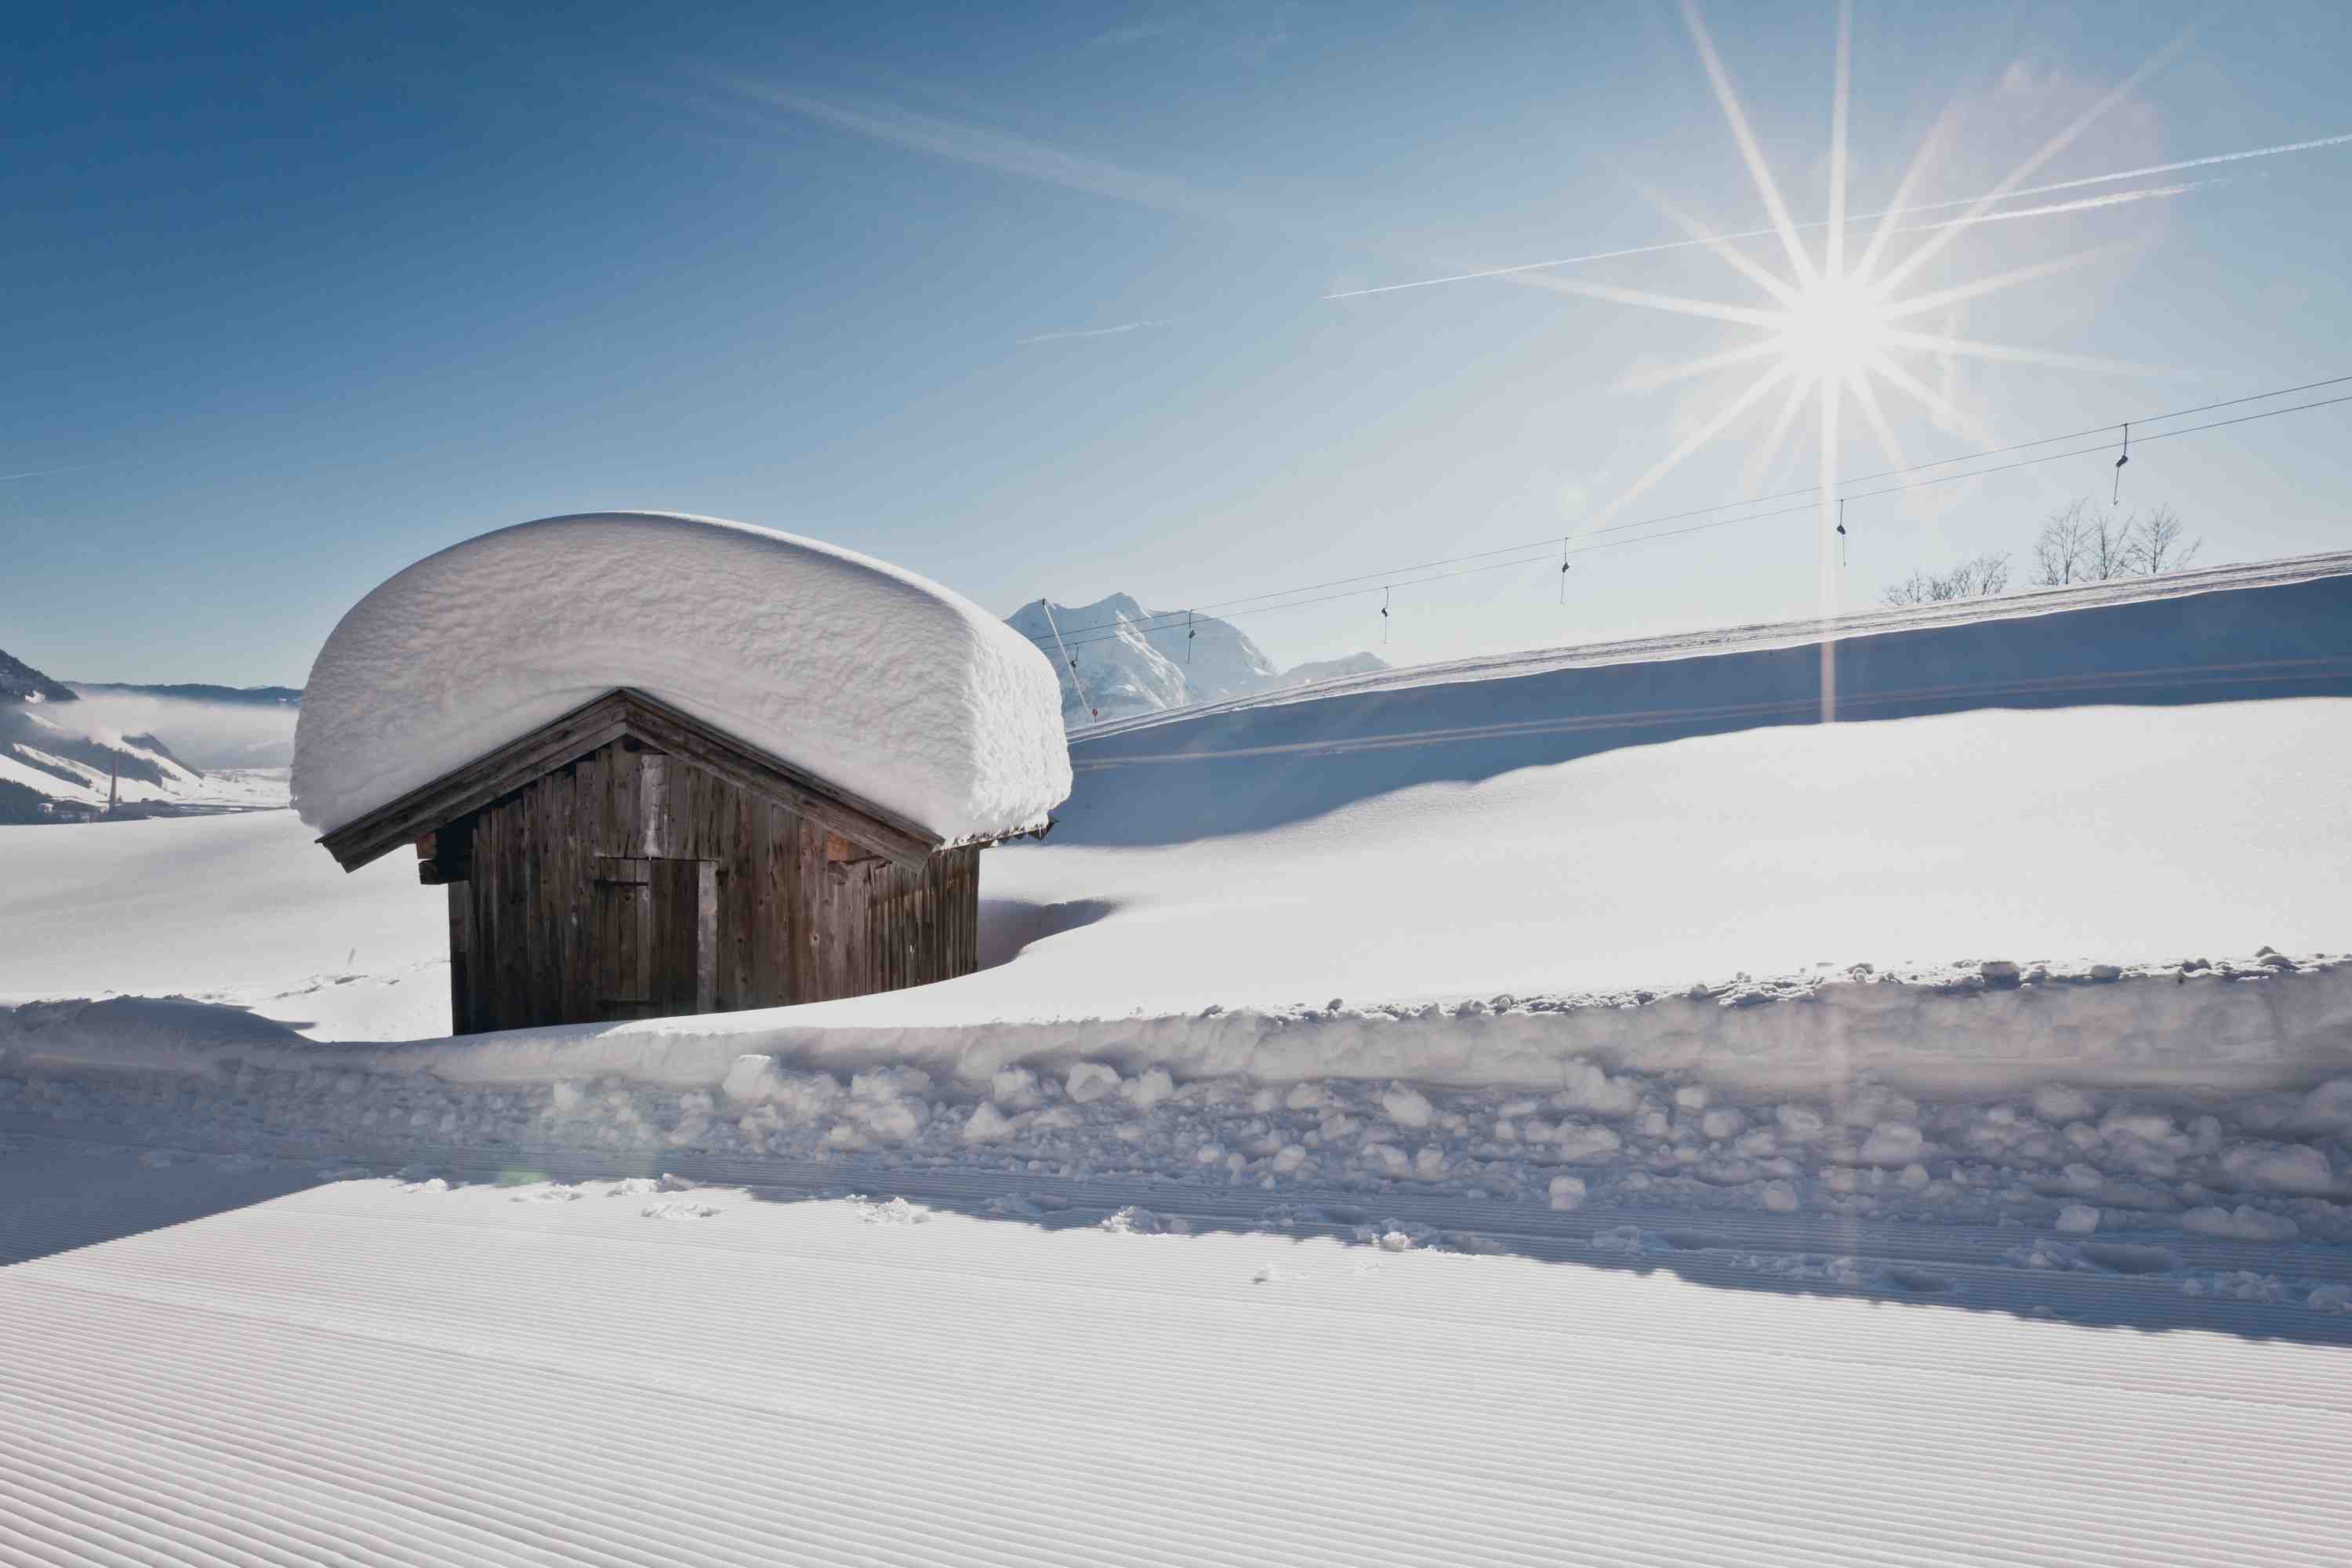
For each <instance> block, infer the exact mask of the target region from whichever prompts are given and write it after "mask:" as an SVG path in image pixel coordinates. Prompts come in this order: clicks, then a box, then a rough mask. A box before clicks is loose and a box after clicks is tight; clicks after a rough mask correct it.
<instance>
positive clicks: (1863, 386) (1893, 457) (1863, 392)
mask: <svg viewBox="0 0 2352 1568" xmlns="http://www.w3.org/2000/svg"><path fill="white" fill-rule="evenodd" d="M1868 368H1869V367H1868V366H1867V365H1857V366H1855V367H1854V369H1853V373H1852V374H1849V375H1848V376H1847V377H1846V386H1847V389H1848V390H1849V391H1851V392H1852V393H1853V400H1854V402H1856V403H1858V404H1860V405H1862V417H1863V420H1864V423H1866V424H1867V425H1868V426H1870V434H1871V437H1872V439H1874V440H1875V441H1876V442H1877V443H1878V450H1879V452H1880V454H1881V455H1882V456H1884V457H1885V459H1886V467H1887V468H1888V470H1889V471H1890V472H1893V473H1896V474H1900V475H1902V476H1903V493H1904V495H1905V497H1906V499H1907V498H1908V497H1909V496H1910V494H1911V492H1912V490H1913V489H1915V488H1916V486H1915V485H1914V484H1913V482H1912V481H1913V479H1914V476H1913V475H1912V474H1911V472H1910V468H1911V459H1910V458H1907V457H1906V456H1905V455H1904V452H1903V442H1902V440H1901V439H1900V438H1899V437H1896V435H1895V427H1894V426H1892V425H1890V424H1888V423H1887V420H1886V410H1885V408H1883V407H1882V406H1880V405H1879V401H1878V389H1877V388H1876V387H1874V386H1873V385H1872V384H1871V382H1870V376H1869V374H1868Z"/></svg>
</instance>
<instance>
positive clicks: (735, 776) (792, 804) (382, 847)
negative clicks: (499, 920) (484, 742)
mask: <svg viewBox="0 0 2352 1568" xmlns="http://www.w3.org/2000/svg"><path fill="white" fill-rule="evenodd" d="M624 738H635V740H637V741H640V742H644V743H645V744H646V746H647V747H649V748H651V749H652V750H654V751H656V752H664V753H666V754H667V755H669V756H673V757H676V758H677V759H678V760H679V761H680V762H682V763H686V764H687V765H688V766H689V767H695V768H700V769H702V770H704V771H705V772H707V773H713V774H716V775H717V776H718V777H719V778H722V779H725V780H727V781H728V782H729V783H730V784H735V785H737V786H739V787H740V788H743V789H747V790H750V791H751V792H753V793H754V794H757V795H762V796H764V797H766V798H768V799H770V800H772V801H774V802H775V803H776V804H778V805H782V806H784V807H786V808H788V809H790V810H792V811H795V812H798V813H799V814H801V815H802V816H804V817H806V818H808V819H809V820H810V821H812V822H814V823H817V824H820V825H822V826H824V827H826V828H828V829H830V830H831V831H833V832H835V833H838V834H841V835H842V836H843V837H848V838H854V839H856V841H857V842H858V843H860V844H864V845H867V846H869V847H872V848H874V849H877V850H878V851H880V852H881V854H882V855H883V856H884V857H885V858H887V859H889V860H890V861H892V862H894V863H895V864H898V865H902V866H919V865H921V864H922V863H923V862H924V861H925V860H927V859H929V858H930V856H931V854H932V852H933V851H934V850H937V849H939V848H940V847H943V844H944V842H945V841H944V840H943V839H941V838H940V836H939V835H937V834H935V833H932V832H930V831H929V830H928V829H927V828H925V827H923V826H921V825H920V824H919V823H916V822H913V821H911V820H909V819H908V818H907V817H905V816H900V815H899V814H898V813H897V812H894V811H890V810H888V809H887V808H886V807H883V806H879V805H875V804H874V803H873V802H871V801H868V800H865V799H863V798H861V797H859V796H857V795H853V794H851V793H850V792H849V791H847V790H845V789H842V788H840V787H838V786H836V785H834V784H827V783H825V782H824V780H822V779H820V778H817V777H816V776H815V775H814V774H812V773H804V772H803V771H802V770H801V769H799V768H796V767H794V766H793V764H792V763H787V762H785V761H783V760H782V758H780V757H775V756H771V755H770V754H768V753H767V752H761V751H760V750H758V749H757V748H755V747H752V746H749V745H746V744H745V743H744V742H741V741H739V740H737V739H736V738H735V737H734V736H732V735H730V734H728V733H726V732H725V731H721V730H719V729H717V728H715V727H713V726H712V725H709V724H706V723H704V722H703V721H701V720H699V719H697V718H694V717H693V716H692V715H690V714H688V713H684V712H681V711H679V710H677V709H676V708H673V707H671V706H670V705H669V704H667V703H666V702H662V701H659V700H656V699H654V698H652V697H648V696H647V695H646V694H645V693H644V692H642V691H639V690H636V689H634V688H631V687H617V688H615V689H613V690H611V691H608V692H606V693H604V695H603V696H602V697H599V698H596V699H595V700H593V701H590V702H586V703H583V704H582V705H581V706H580V707H578V708H575V709H573V710H572V711H571V712H569V713H566V714H564V715H562V717H561V718H558V719H555V720H553V721H550V722H549V723H546V724H543V725H541V727H540V728H539V729H537V730H534V731H531V732H530V734H528V735H524V736H521V737H520V738H519V739H517V740H513V741H510V742H507V744H505V745H503V746H500V747H499V748H498V749H497V750H495V751H492V752H487V753H485V754H484V755H482V756H480V757H477V758H476V759H475V760H474V761H472V762H470V763H467V764H466V765H465V766H463V767H460V768H456V769H453V770H451V771H450V772H448V773H444V774H443V775H442V776H441V777H439V778H437V779H436V780H434V781H433V782H432V783H431V784H425V785H422V786H420V787H419V788H416V789H413V790H411V791H409V792H408V793H407V794H406V795H402V796H401V797H400V798H398V799H397V800H393V801H389V802H386V803H385V804H384V805H380V806H378V807H377V808H376V809H375V810H373V811H372V812H369V813H368V814H367V815H366V816H362V817H361V818H359V819H358V820H357V821H355V822H349V823H346V824H344V825H343V826H341V827H339V828H337V829H335V830H334V831H333V832H332V833H329V834H324V835H322V836H321V837H320V839H319V842H320V844H321V845H323V846H325V847H326V849H327V852H328V853H329V854H331V855H332V856H334V858H335V859H336V861H337V863H338V864H340V865H341V867H342V868H343V869H344V870H346V871H356V870H358V869H359V868H361V867H362V866H364V865H367V864H368V863H369V862H370V861H372V860H374V859H376V858H379V857H382V856H383V855H386V854H389V853H390V852H391V851H393V850H394V849H396V848H399V847H401V846H402V845H404V844H411V843H414V842H415V840H416V839H417V838H419V837H422V836H423V835H425V834H426V833H431V832H435V831H436V830H438V829H439V828H440V827H441V826H443V825H444V824H446V823H449V822H454V821H456V820H457V818H459V817H461V816H468V815H470V814H471V813H473V812H477V811H479V810H481V809H482V807H484V806H486V805H490V804H491V803H492V802H493V801H496V800H499V798H501V797H502V796H505V795H509V794H511V793H513V792H514V791H515V790H518V789H520V788H521V787H523V786H524V785H525V784H530V782H531V781H532V780H534V779H539V778H543V777H545V776H546V775H547V774H549V773H553V772H554V771H555V770H557V769H558V768H562V767H566V766H568V765H570V764H571V763H575V762H578V761H579V760H580V759H581V758H582V757H584V756H586V755H587V754H588V753H589V752H593V751H595V750H596V749H597V748H598V747H600V746H605V745H609V744H611V743H612V742H614V741H616V740H621V739H624Z"/></svg>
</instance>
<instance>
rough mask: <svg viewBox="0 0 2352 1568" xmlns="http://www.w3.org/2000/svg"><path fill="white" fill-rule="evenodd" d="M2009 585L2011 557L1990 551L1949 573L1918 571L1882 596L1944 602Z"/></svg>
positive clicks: (1890, 601)
mask: <svg viewBox="0 0 2352 1568" xmlns="http://www.w3.org/2000/svg"><path fill="white" fill-rule="evenodd" d="M2008 586H2009V557H2008V556H2007V555H2005V554H2002V553H2000V552H1988V553H1986V554H1983V555H1979V556H1976V557H1974V558H1973V559H1970V560H1967V561H1963V562H1961V563H1959V564H1958V565H1957V566H1955V567H1953V568H1952V569H1951V570H1950V571H1948V572H1914V573H1912V574H1911V575H1910V576H1908V577H1906V578H1905V579H1904V580H1903V581H1902V582H1900V583H1897V584H1894V585H1893V586H1892V587H1890V588H1888V589H1887V590H1886V591H1885V593H1883V594H1881V595H1879V596H1878V597H1879V602H1880V603H1882V604H1885V605H1942V604H1948V603H1950V602H1951V601H1952V600H1954V599H1980V598H1984V597H1987V596H1989V595H1994V594H1998V593H2000V591H2001V590H2002V589H2003V588H2006V587H2008Z"/></svg>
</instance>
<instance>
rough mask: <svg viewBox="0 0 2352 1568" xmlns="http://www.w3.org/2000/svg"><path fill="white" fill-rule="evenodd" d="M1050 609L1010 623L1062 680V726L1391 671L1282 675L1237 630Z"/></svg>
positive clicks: (1219, 624) (1333, 665)
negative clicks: (1042, 653) (1040, 650)
mask: <svg viewBox="0 0 2352 1568" xmlns="http://www.w3.org/2000/svg"><path fill="white" fill-rule="evenodd" d="M1048 608H1049V601H1047V600H1044V599H1037V600H1033V601H1032V602H1031V603H1029V604H1026V605H1022V606H1021V608H1019V609H1018V610H1015V611H1014V612H1013V614H1012V615H1011V616H1007V617H1005V619H1006V623H1007V624H1008V625H1010V626H1012V627H1013V629H1014V630H1015V631H1017V632H1019V633H1021V634H1022V635H1023V636H1024V637H1028V638H1029V639H1030V640H1031V641H1033V642H1034V643H1036V645H1037V646H1038V647H1041V648H1044V649H1045V655H1046V657H1047V658H1051V659H1052V660H1053V661H1054V663H1055V667H1056V668H1058V669H1059V670H1060V672H1061V677H1062V720H1063V722H1064V723H1066V724H1070V725H1074V726H1075V725H1079V724H1087V723H1091V722H1093V721H1095V720H1096V719H1128V718H1133V717H1134V716H1136V715H1137V714H1139V713H1158V712H1161V711H1163V710H1167V709H1171V708H1183V707H1187V706H1189V705H1191V704H1192V703H1195V702H1218V701H1223V700H1225V699H1227V698H1232V697H1246V696H1249V695H1250V694H1251V693H1253V692H1257V691H1268V690H1272V689H1276V688H1278V687H1284V686H1297V685H1301V684H1303V683H1305V682H1307V681H1309V680H1322V679H1328V678H1330V677H1332V676H1335V675H1354V674H1361V673H1364V672H1367V671H1370V670H1378V669H1386V668H1388V666H1387V664H1386V663H1384V662H1383V661H1382V660H1381V659H1380V658H1378V657H1376V656H1374V655H1372V654H1369V653H1357V654H1350V655H1349V656H1348V657H1347V658H1337V659H1324V660H1320V661H1318V662H1313V663H1307V664H1302V665H1298V666H1296V667H1295V668H1291V669H1287V670H1281V669H1276V668H1275V665H1274V661H1273V660H1272V659H1270V658H1266V656H1265V650H1264V649H1262V648H1260V647H1258V646H1257V644H1255V643H1254V642H1252V641H1251V640H1250V639H1249V636H1248V634H1246V633H1244V631H1242V630H1241V629H1240V628H1239V627H1237V626H1234V624H1233V623H1232V622H1231V621H1221V620H1218V619H1217V618H1216V617H1215V616H1192V614H1190V612H1187V611H1184V610H1147V609H1145V608H1144V607H1143V606H1142V605H1139V604H1138V603H1136V601H1135V600H1134V599H1133V598H1131V597H1130V596H1129V595H1125V594H1113V595H1110V596H1109V597H1108V598H1107V599H1098V600H1097V601H1096V602H1095V603H1093V604H1091V605H1062V604H1050V608H1051V611H1052V614H1051V615H1050V616H1048V614H1047V610H1048ZM1056 631H1058V632H1059V634H1060V637H1059V641H1058V643H1057V642H1056V638H1055V633H1056ZM1071 660H1076V666H1077V668H1076V680H1075V681H1073V679H1072V673H1071V668H1070V661H1071ZM1089 710H1091V712H1090V711H1089Z"/></svg>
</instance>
